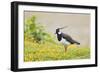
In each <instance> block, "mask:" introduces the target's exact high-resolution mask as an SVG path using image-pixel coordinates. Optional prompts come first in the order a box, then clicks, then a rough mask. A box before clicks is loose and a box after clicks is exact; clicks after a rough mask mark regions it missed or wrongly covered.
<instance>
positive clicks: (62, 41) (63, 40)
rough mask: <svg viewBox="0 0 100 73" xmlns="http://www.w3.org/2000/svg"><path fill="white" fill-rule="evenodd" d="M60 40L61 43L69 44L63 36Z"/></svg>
mask: <svg viewBox="0 0 100 73" xmlns="http://www.w3.org/2000/svg"><path fill="white" fill-rule="evenodd" d="M60 42H61V43H62V44H63V45H69V44H70V43H69V42H68V41H67V40H65V39H64V38H62V39H61V41H60Z"/></svg>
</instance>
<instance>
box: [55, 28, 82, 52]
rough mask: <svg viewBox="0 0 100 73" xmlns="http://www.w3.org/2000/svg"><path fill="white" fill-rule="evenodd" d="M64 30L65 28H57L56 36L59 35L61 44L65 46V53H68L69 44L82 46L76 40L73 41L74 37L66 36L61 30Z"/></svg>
mask: <svg viewBox="0 0 100 73" xmlns="http://www.w3.org/2000/svg"><path fill="white" fill-rule="evenodd" d="M63 28H64V27H62V28H57V29H56V35H57V39H58V41H59V42H61V43H62V44H63V45H64V48H65V52H66V51H67V48H68V45H69V44H77V45H80V43H79V42H77V41H75V40H74V39H72V37H71V36H69V35H68V34H65V33H63V32H61V31H60V29H63Z"/></svg>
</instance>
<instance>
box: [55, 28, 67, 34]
mask: <svg viewBox="0 0 100 73" xmlns="http://www.w3.org/2000/svg"><path fill="white" fill-rule="evenodd" d="M66 27H67V26H64V27H61V28H57V29H56V33H55V34H60V33H61V32H60V29H64V28H66Z"/></svg>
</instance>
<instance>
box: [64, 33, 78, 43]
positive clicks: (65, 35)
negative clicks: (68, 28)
mask: <svg viewBox="0 0 100 73" xmlns="http://www.w3.org/2000/svg"><path fill="white" fill-rule="evenodd" d="M62 35H63V36H62V37H63V38H64V39H66V40H67V41H69V42H70V43H71V44H73V43H75V42H76V41H75V40H73V39H72V37H71V36H69V35H68V34H65V33H62Z"/></svg>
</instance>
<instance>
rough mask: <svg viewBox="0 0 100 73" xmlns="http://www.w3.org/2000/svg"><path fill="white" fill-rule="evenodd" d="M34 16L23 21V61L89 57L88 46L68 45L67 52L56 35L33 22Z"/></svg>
mask: <svg viewBox="0 0 100 73" xmlns="http://www.w3.org/2000/svg"><path fill="white" fill-rule="evenodd" d="M35 21H36V17H35V16H33V17H32V18H28V19H27V20H26V21H25V32H24V61H25V62H33V61H50V60H51V61H52V60H71V59H88V58H90V48H88V47H81V46H77V45H75V44H72V45H69V46H68V50H67V52H65V51H64V46H63V45H62V44H61V43H59V42H58V41H57V39H56V37H55V36H54V35H53V34H51V33H48V32H47V31H45V29H44V28H45V27H44V26H41V25H39V24H36V23H35Z"/></svg>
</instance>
